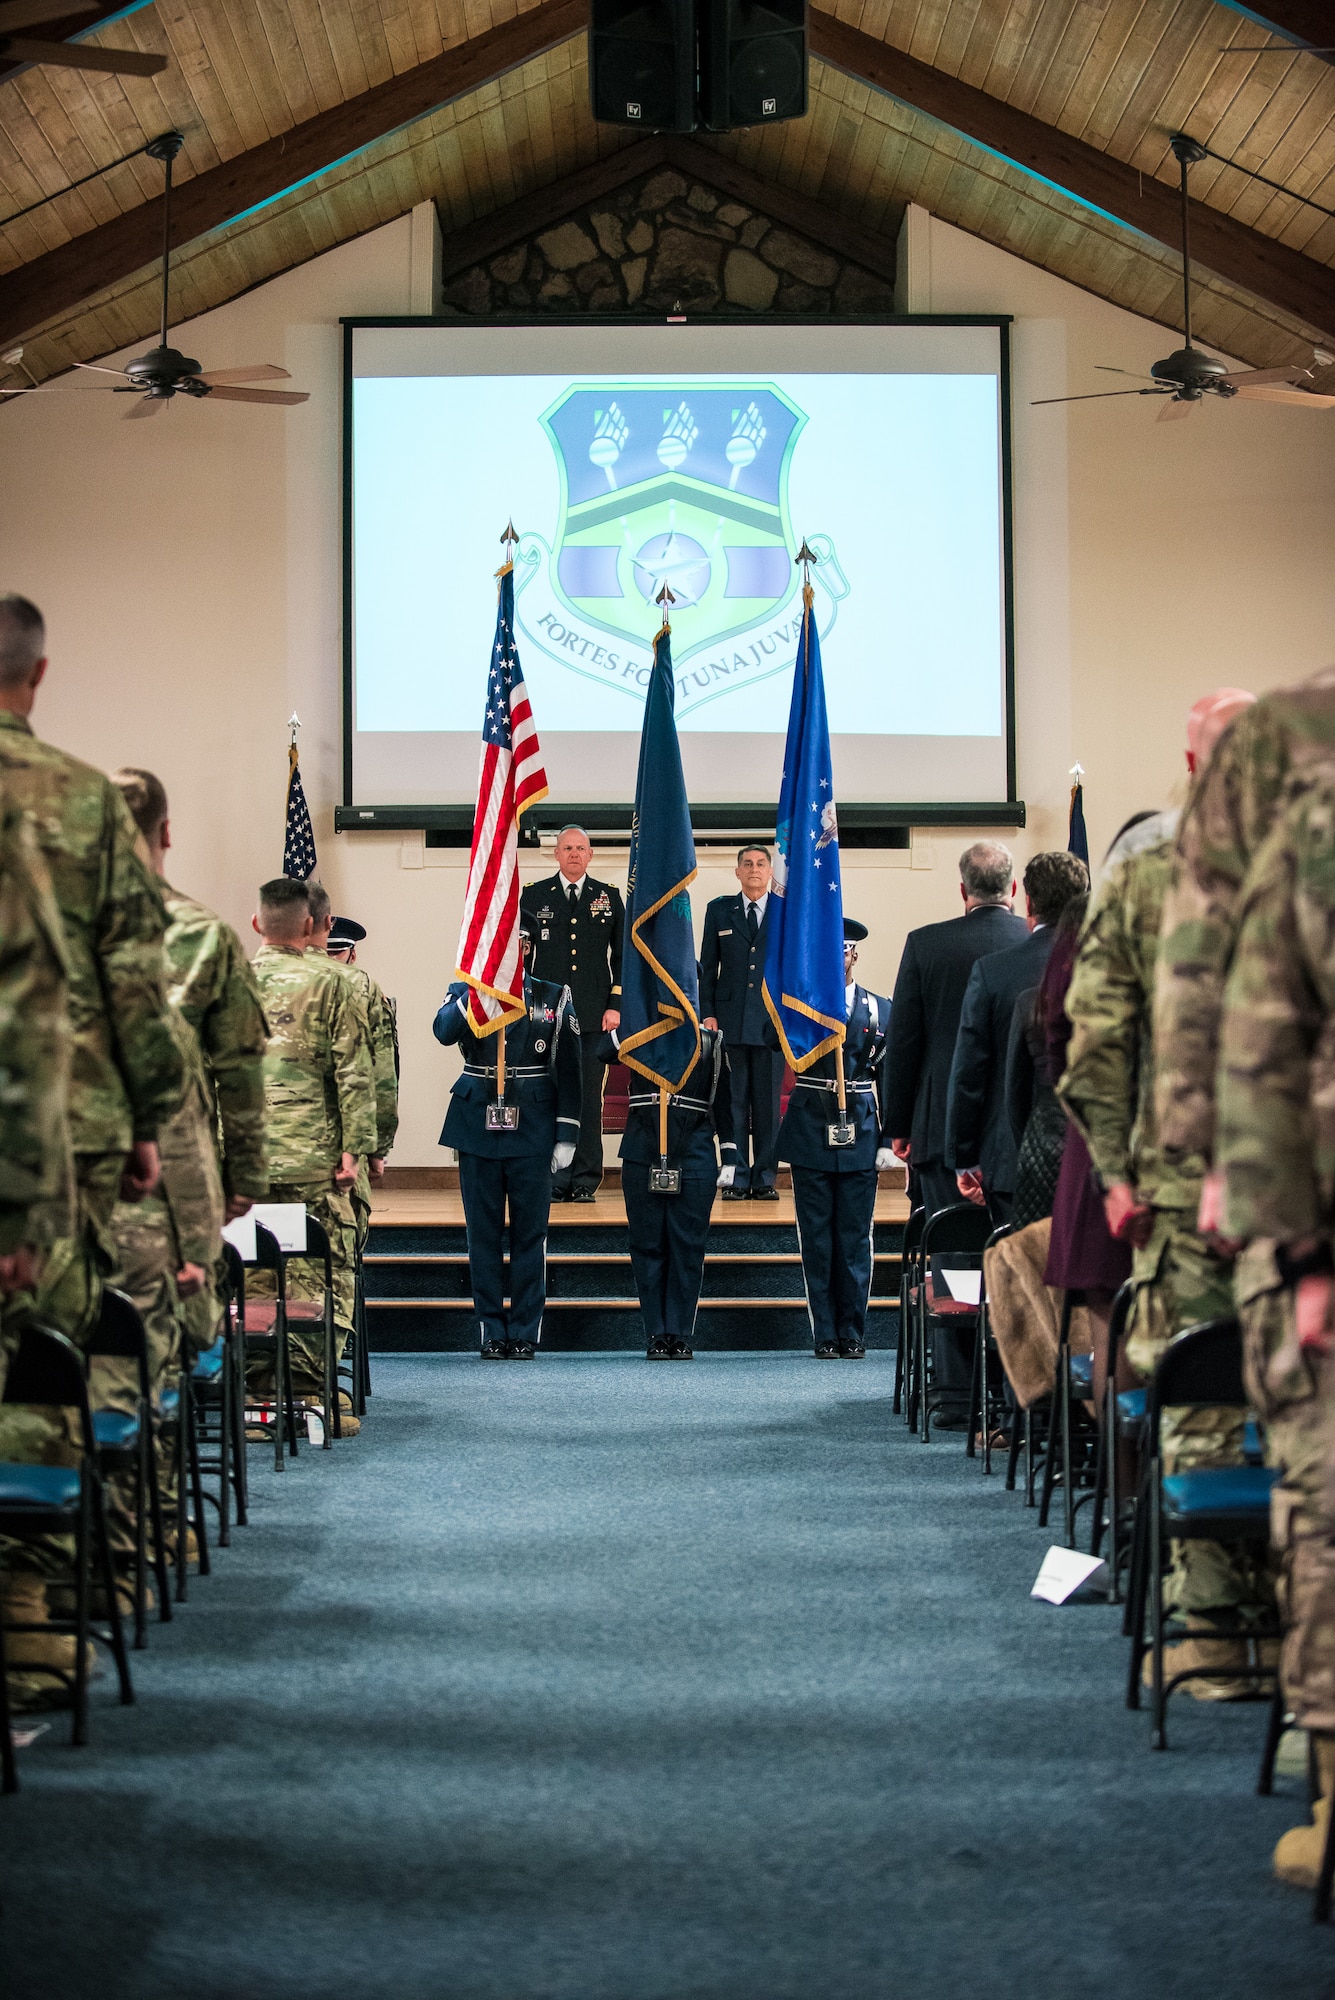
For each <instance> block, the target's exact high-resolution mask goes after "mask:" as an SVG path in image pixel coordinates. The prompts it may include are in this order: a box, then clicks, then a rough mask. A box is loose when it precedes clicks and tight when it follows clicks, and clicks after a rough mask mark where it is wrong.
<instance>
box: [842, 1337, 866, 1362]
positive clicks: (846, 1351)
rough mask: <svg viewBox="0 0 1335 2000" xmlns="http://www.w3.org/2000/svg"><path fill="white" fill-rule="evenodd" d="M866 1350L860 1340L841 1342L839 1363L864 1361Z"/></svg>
mask: <svg viewBox="0 0 1335 2000" xmlns="http://www.w3.org/2000/svg"><path fill="white" fill-rule="evenodd" d="M866 1358H867V1350H866V1348H865V1347H864V1346H863V1344H862V1342H861V1341H860V1340H841V1341H840V1343H839V1359H840V1360H841V1361H865V1360H866Z"/></svg>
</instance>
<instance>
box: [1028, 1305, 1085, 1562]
mask: <svg viewBox="0 0 1335 2000" xmlns="http://www.w3.org/2000/svg"><path fill="white" fill-rule="evenodd" d="M1083 1303H1084V1293H1083V1292H1080V1291H1073V1290H1068V1291H1067V1292H1066V1293H1065V1294H1064V1296H1063V1298H1062V1316H1061V1328H1060V1331H1059V1333H1058V1336H1057V1370H1056V1379H1055V1381H1054V1383H1053V1390H1052V1405H1051V1410H1050V1413H1049V1417H1048V1438H1047V1451H1046V1454H1045V1456H1044V1460H1043V1497H1042V1500H1041V1501H1040V1503H1039V1510H1038V1525H1039V1526H1040V1528H1046V1527H1047V1525H1048V1513H1049V1510H1050V1508H1051V1506H1052V1495H1053V1491H1054V1489H1055V1487H1056V1484H1057V1481H1058V1479H1060V1480H1061V1489H1062V1512H1063V1516H1064V1528H1065V1534H1066V1546H1067V1548H1068V1549H1073V1548H1074V1547H1075V1517H1076V1515H1077V1513H1078V1512H1079V1510H1080V1508H1081V1507H1083V1506H1084V1505H1085V1503H1086V1501H1088V1500H1092V1499H1093V1497H1094V1492H1095V1481H1096V1454H1097V1449H1098V1426H1097V1425H1096V1423H1095V1422H1094V1420H1093V1418H1092V1417H1090V1416H1089V1414H1088V1412H1087V1411H1086V1410H1085V1408H1084V1405H1085V1404H1086V1403H1088V1402H1091V1401H1092V1400H1093V1396H1094V1357H1093V1355H1092V1354H1090V1353H1082V1354H1073V1353H1072V1351H1071V1315H1072V1313H1073V1312H1074V1310H1075V1308H1076V1306H1078V1305H1082V1304H1083ZM1082 1488H1083V1491H1082V1490H1081V1489H1082Z"/></svg>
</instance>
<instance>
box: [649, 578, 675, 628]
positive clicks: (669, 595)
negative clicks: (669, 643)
mask: <svg viewBox="0 0 1335 2000" xmlns="http://www.w3.org/2000/svg"><path fill="white" fill-rule="evenodd" d="M676 601H677V600H676V597H675V596H674V594H673V591H672V586H671V585H670V584H668V583H665V584H664V585H663V588H662V589H661V590H660V591H659V593H658V595H657V597H656V598H655V599H654V603H655V604H661V605H662V607H663V630H664V631H665V632H670V631H671V630H672V618H671V614H670V612H669V610H668V606H669V605H671V604H675V603H676Z"/></svg>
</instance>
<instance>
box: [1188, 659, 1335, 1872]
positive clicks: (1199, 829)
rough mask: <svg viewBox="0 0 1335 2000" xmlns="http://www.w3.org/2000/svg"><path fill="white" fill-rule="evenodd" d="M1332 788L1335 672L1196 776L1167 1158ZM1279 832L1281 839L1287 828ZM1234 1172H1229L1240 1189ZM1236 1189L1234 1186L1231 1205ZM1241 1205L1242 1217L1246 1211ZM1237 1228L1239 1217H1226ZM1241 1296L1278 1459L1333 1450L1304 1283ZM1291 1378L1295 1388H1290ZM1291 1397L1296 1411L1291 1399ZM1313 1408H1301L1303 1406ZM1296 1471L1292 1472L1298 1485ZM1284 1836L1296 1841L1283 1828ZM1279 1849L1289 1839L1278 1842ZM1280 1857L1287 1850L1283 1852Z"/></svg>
mask: <svg viewBox="0 0 1335 2000" xmlns="http://www.w3.org/2000/svg"><path fill="white" fill-rule="evenodd" d="M1332 784H1335V667H1327V668H1325V669H1323V671H1322V672H1321V673H1319V674H1314V675H1313V676H1312V677H1311V679H1309V680H1306V681H1301V682H1299V683H1297V684H1296V685H1294V686H1291V687H1286V688H1278V689H1275V690H1274V691H1273V692H1271V693H1270V694H1267V695H1263V696H1262V697H1261V699H1260V701H1258V702H1257V703H1256V705H1255V707H1253V708H1250V709H1249V710H1248V711H1247V712H1246V713H1245V714H1243V715H1241V716H1239V717H1238V719H1237V720H1236V722H1234V724H1233V725H1232V727H1231V728H1230V729H1229V730H1228V731H1227V733H1226V734H1225V735H1224V737H1223V738H1222V739H1221V741H1220V743H1219V746H1218V748H1217V750H1216V751H1215V753H1214V755H1213V757H1212V758H1211V760H1210V764H1209V767H1208V769H1206V770H1205V771H1204V772H1203V774H1202V776H1201V778H1200V780H1199V782H1198V783H1197V785H1196V787H1195V789H1194V791H1193V794H1192V797H1191V800H1190V802H1189V804H1188V806H1187V809H1186V811H1185V812H1184V813H1183V816H1182V823H1181V826H1180V827H1179V829H1178V840H1177V847H1176V851H1175V855H1174V861H1173V871H1172V877H1171V880H1170V882H1169V887H1168V892H1167V895H1166V896H1165V898H1164V916H1163V931H1162V934H1161V940H1160V948H1159V964H1158V969H1157V974H1156V982H1155V1108H1156V1115H1157V1117H1158V1121H1159V1134H1160V1144H1161V1145H1162V1147H1163V1150H1164V1154H1165V1157H1166V1158H1168V1159H1169V1160H1173V1159H1177V1158H1182V1157H1186V1156H1189V1155H1191V1154H1196V1155H1199V1156H1200V1157H1201V1158H1202V1159H1204V1160H1206V1161H1208V1162H1212V1161H1213V1158H1214V1150H1215V1105H1216V1082H1217V1076H1218V1064H1219V1040H1220V1028H1221V1021H1222V1013H1223V999H1224V987H1225V982H1226V980H1227V979H1228V976H1229V968H1230V966H1231V964H1232V960H1233V952H1234V946H1235V943H1236V940H1237V935H1238V924H1239V921H1240V917H1241V911H1242V905H1243V887H1244V883H1245V882H1246V880H1247V877H1248V874H1249V871H1250V869H1251V867H1252V864H1253V862H1254V861H1256V859H1257V857H1258V853H1259V850H1260V849H1261V847H1262V846H1263V844H1264V843H1265V841H1266V839H1267V837H1268V835H1269V834H1270V832H1271V831H1272V829H1273V828H1274V827H1275V826H1276V824H1277V822H1279V821H1280V820H1281V819H1282V818H1283V817H1284V815H1285V814H1286V812H1287V811H1289V810H1290V809H1291V808H1293V807H1295V806H1296V804H1297V802H1298V801H1300V800H1301V799H1302V797H1303V796H1304V794H1305V793H1307V792H1308V791H1314V792H1316V791H1327V790H1329V789H1330V787H1331V786H1332ZM1280 838H1281V841H1282V838H1283V837H1282V836H1280ZM1232 1183H1233V1170H1232V1167H1231V1166H1230V1169H1229V1184H1230V1189H1231V1187H1232ZM1221 1193H1222V1188H1221V1183H1220V1177H1219V1175H1218V1172H1217V1171H1216V1170H1212V1171H1211V1172H1210V1173H1208V1174H1207V1176H1206V1181H1205V1189H1204V1193H1203V1195H1202V1207H1201V1216H1200V1220H1201V1223H1202V1226H1203V1227H1204V1226H1209V1227H1211V1228H1214V1229H1221V1228H1223V1227H1224V1226H1225V1224H1224V1215H1223V1212H1222V1206H1221ZM1231 1200H1232V1196H1231V1194H1230V1202H1231ZM1245 1219H1246V1218H1245V1216H1243V1215H1242V1213H1241V1212H1240V1213H1239V1220H1240V1221H1243V1220H1245ZM1229 1226H1230V1227H1231V1225H1229ZM1234 1296H1235V1299H1236V1302H1237V1306H1238V1311H1239V1315H1240V1317H1241V1320H1242V1325H1243V1337H1244V1342H1245V1345H1246V1359H1247V1369H1248V1379H1249V1382H1250V1383H1251V1385H1252V1387H1253V1390H1254V1391H1255V1392H1256V1393H1257V1394H1258V1395H1260V1391H1261V1387H1262V1385H1263V1384H1264V1385H1267V1386H1266V1389H1265V1394H1264V1397H1263V1399H1262V1401H1261V1404H1260V1407H1261V1408H1262V1409H1263V1410H1264V1411H1266V1412H1267V1413H1268V1428H1267V1436H1266V1446H1267V1457H1268V1458H1269V1459H1270V1461H1271V1463H1272V1464H1278V1465H1280V1466H1281V1468H1282V1467H1283V1465H1284V1459H1283V1457H1282V1456H1281V1454H1282V1453H1284V1452H1288V1451H1289V1450H1291V1449H1292V1445H1291V1442H1290V1441H1286V1439H1285V1434H1284V1433H1285V1426H1286V1424H1287V1423H1288V1421H1289V1418H1290V1416H1291V1415H1292V1416H1295V1417H1296V1416H1298V1415H1300V1416H1301V1421H1302V1425H1303V1429H1304V1431H1305V1432H1306V1433H1308V1434H1309V1435H1312V1434H1319V1435H1320V1436H1321V1437H1322V1438H1324V1440H1325V1443H1324V1445H1322V1446H1320V1447H1312V1446H1310V1445H1309V1446H1308V1447H1307V1448H1306V1449H1305V1451H1304V1452H1303V1454H1302V1455H1303V1456H1304V1458H1306V1457H1307V1456H1308V1455H1309V1454H1310V1453H1311V1452H1313V1451H1315V1453H1316V1455H1317V1456H1321V1455H1323V1454H1324V1453H1325V1452H1326V1451H1329V1452H1331V1453H1332V1454H1335V1397H1332V1394H1331V1393H1330V1390H1331V1388H1332V1386H1335V1385H1331V1384H1330V1383H1329V1382H1328V1380H1327V1378H1326V1374H1325V1372H1324V1371H1323V1370H1317V1371H1315V1372H1314V1374H1313V1376H1312V1377H1311V1378H1310V1379H1309V1378H1308V1376H1307V1374H1306V1371H1304V1370H1297V1369H1294V1368H1292V1366H1291V1362H1292V1359H1293V1357H1294V1356H1295V1354H1296V1349H1297V1329H1296V1324H1295V1288H1294V1287H1293V1286H1284V1285H1280V1284H1279V1283H1278V1280H1277V1273H1276V1272H1275V1270H1274V1266H1273V1262H1272V1263H1271V1265H1270V1267H1269V1269H1267V1261H1266V1250H1265V1247H1264V1243H1262V1244H1261V1245H1259V1246H1257V1247H1256V1248H1255V1249H1248V1251H1247V1252H1246V1254H1245V1255H1244V1256H1243V1257H1241V1258H1240V1260H1239V1263H1238V1269H1237V1276H1236V1282H1235V1286H1234ZM1286 1378H1287V1381H1288V1389H1289V1393H1288V1394H1287V1395H1286V1394H1284V1393H1282V1391H1283V1385H1284V1383H1285V1380H1286ZM1290 1404H1292V1405H1293V1406H1294V1407H1293V1410H1292V1411H1291V1412H1290V1411H1289V1409H1288V1406H1289V1405H1290ZM1298 1405H1303V1406H1305V1407H1303V1409H1302V1410H1301V1412H1298V1410H1297V1406H1298ZM1287 1478H1288V1475H1287V1473H1286V1476H1285V1484H1286V1485H1287ZM1285 1507H1286V1502H1285V1499H1284V1488H1283V1487H1282V1488H1281V1492H1280V1498H1279V1500H1278V1501H1277V1503H1276V1511H1275V1514H1274V1515H1273V1516H1272V1523H1271V1525H1272V1532H1273V1534H1274V1538H1275V1541H1276V1544H1277V1546H1278V1548H1279V1550H1280V1551H1281V1556H1282V1557H1283V1555H1284V1551H1286V1549H1287V1547H1288V1543H1289V1536H1290V1529H1291V1526H1292V1524H1291V1522H1290V1521H1289V1520H1288V1519H1287V1518H1286V1517H1285ZM1285 1610H1286V1616H1287V1617H1288V1618H1289V1619H1292V1620H1296V1621H1297V1622H1296V1624H1295V1626H1294V1629H1293V1631H1292V1632H1290V1634H1289V1636H1288V1637H1287V1638H1286V1640H1285V1645H1284V1658H1283V1663H1282V1666H1281V1679H1282V1680H1283V1682H1284V1685H1285V1692H1286V1694H1287V1695H1288V1696H1289V1698H1290V1699H1291V1700H1292V1699H1293V1693H1292V1691H1291V1690H1290V1688H1289V1685H1288V1682H1289V1675H1290V1673H1291V1672H1292V1671H1293V1668H1294V1663H1295V1661H1299V1660H1302V1659H1303V1658H1304V1657H1311V1656H1314V1655H1315V1653H1316V1652H1317V1651H1318V1650H1320V1651H1324V1652H1325V1654H1326V1656H1327V1657H1329V1656H1330V1654H1331V1652H1332V1651H1333V1650H1335V1629H1333V1627H1332V1618H1331V1615H1330V1611H1329V1610H1328V1609H1325V1610H1323V1609H1322V1608H1321V1607H1320V1605H1319V1601H1318V1600H1315V1599H1314V1600H1312V1601H1310V1602H1309V1599H1308V1596H1307V1594H1306V1593H1305V1592H1301V1591H1300V1592H1297V1593H1295V1592H1294V1591H1293V1590H1291V1589H1290V1590H1288V1591H1287V1593H1286V1604H1285ZM1318 1750H1319V1751H1320V1753H1321V1754H1322V1756H1323V1757H1325V1758H1326V1763H1325V1764H1324V1765H1323V1771H1322V1788H1323V1792H1325V1793H1327V1794H1329V1791H1330V1780H1331V1777H1332V1776H1333V1775H1335V1771H1332V1769H1331V1766H1332V1764H1335V1758H1332V1756H1331V1753H1330V1751H1329V1749H1328V1747H1327V1746H1324V1745H1323V1744H1322V1743H1321V1741H1320V1738H1318ZM1286 1837H1287V1836H1286ZM1281 1845H1282V1843H1281ZM1276 1865H1277V1866H1282V1865H1284V1863H1283V1857H1282V1856H1281V1855H1280V1853H1279V1852H1278V1850H1277V1853H1276Z"/></svg>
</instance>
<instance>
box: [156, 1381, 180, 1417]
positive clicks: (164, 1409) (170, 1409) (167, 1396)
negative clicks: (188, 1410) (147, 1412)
mask: <svg viewBox="0 0 1335 2000" xmlns="http://www.w3.org/2000/svg"><path fill="white" fill-rule="evenodd" d="M180 1410H181V1392H180V1390H179V1389H178V1388H176V1387H175V1386H174V1385H173V1386H172V1387H171V1388H169V1389H164V1390H163V1391H162V1392H161V1394H160V1395H159V1397H158V1412H159V1414H160V1415H161V1416H162V1417H163V1419H164V1420H165V1421H166V1422H167V1423H172V1422H174V1421H175V1419H176V1417H177V1416H179V1414H180Z"/></svg>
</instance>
